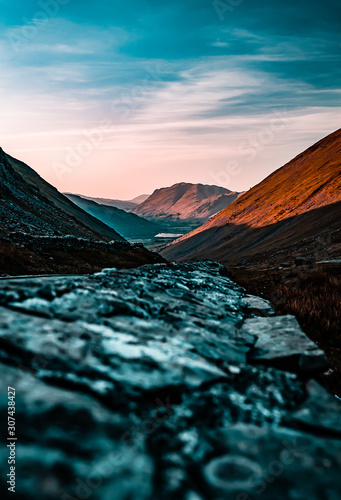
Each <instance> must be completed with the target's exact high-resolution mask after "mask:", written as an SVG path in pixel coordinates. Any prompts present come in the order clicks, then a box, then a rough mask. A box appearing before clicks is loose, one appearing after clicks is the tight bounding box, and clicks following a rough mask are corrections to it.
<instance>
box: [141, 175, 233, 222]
mask: <svg viewBox="0 0 341 500" xmlns="http://www.w3.org/2000/svg"><path fill="white" fill-rule="evenodd" d="M238 195H239V193H237V192H233V191H230V190H229V189H226V188H224V187H220V186H210V185H207V184H200V183H198V184H192V183H187V182H180V183H177V184H173V185H172V186H170V187H166V188H159V189H156V190H155V191H154V192H153V194H151V195H150V196H149V198H148V199H147V200H146V201H144V202H143V203H141V204H140V205H138V206H137V207H136V208H134V209H133V210H132V212H133V213H135V214H137V215H140V216H142V217H146V218H151V219H157V218H164V219H166V218H168V219H170V220H171V219H173V220H180V219H188V220H196V219H197V220H207V219H208V218H209V217H211V216H212V215H214V214H215V213H217V212H219V211H220V210H222V209H223V208H225V207H226V206H228V205H229V204H230V203H232V202H233V201H234V200H235V199H237V197H238Z"/></svg>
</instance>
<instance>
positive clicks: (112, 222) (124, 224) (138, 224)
mask: <svg viewBox="0 0 341 500" xmlns="http://www.w3.org/2000/svg"><path fill="white" fill-rule="evenodd" d="M66 196H67V197H68V198H69V199H70V200H71V201H72V202H73V203H75V204H76V205H77V206H79V207H80V208H82V209H83V210H85V211H86V212H88V213H89V214H91V215H93V216H94V217H96V218H97V219H99V220H101V221H102V222H104V223H105V224H107V225H108V226H109V227H111V228H113V229H115V230H116V231H117V232H118V233H120V234H121V235H122V236H123V237H124V238H127V239H128V240H137V239H146V238H153V237H154V236H155V235H156V234H158V233H160V232H162V231H163V227H162V226H161V225H158V224H156V223H155V222H151V221H148V220H146V219H143V218H142V217H139V216H138V215H135V214H132V213H129V212H125V211H124V210H120V209H119V208H116V207H109V206H107V205H100V204H99V203H96V202H94V201H91V200H88V199H86V198H83V197H82V196H78V195H71V194H68V195H66Z"/></svg>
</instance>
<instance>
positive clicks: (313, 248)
mask: <svg viewBox="0 0 341 500" xmlns="http://www.w3.org/2000/svg"><path fill="white" fill-rule="evenodd" d="M340 223H341V130H338V131H336V132H334V133H333V134H330V135H329V136H328V137H325V138H324V139H322V140H321V141H319V142H318V143H316V144H315V145H313V146H312V147H310V148H309V149H307V150H306V151H304V152H303V153H301V154H300V155H298V156H297V157H296V158H294V159H293V160H292V161H290V162H289V163H287V164H286V165H284V166H283V167H281V168H280V169H278V170H276V171H275V172H274V173H272V174H271V175H270V176H269V177H267V178H266V179H265V180H263V181H262V182H261V183H260V184H258V185H257V186H255V187H254V188H252V189H251V190H249V191H248V192H247V193H245V194H244V195H243V196H241V197H240V198H239V199H238V200H236V201H235V202H234V203H233V204H232V205H230V206H229V207H227V208H226V209H225V210H223V211H222V212H220V213H219V214H218V215H217V216H216V217H214V218H213V219H212V220H210V221H208V222H207V223H206V224H204V225H202V226H201V227H199V228H198V229H196V230H194V231H192V232H191V233H189V234H187V235H186V236H184V237H182V238H180V239H178V240H176V241H175V242H173V243H172V244H170V245H169V246H167V247H166V248H165V249H164V251H163V255H165V256H166V257H167V258H172V259H179V260H182V259H199V258H200V259H201V258H210V259H214V260H218V261H219V262H222V263H224V264H229V265H231V264H238V263H245V262H246V263H250V262H251V263H258V264H261V263H264V262H267V263H279V262H281V261H283V260H285V261H286V260H292V259H294V258H295V257H297V256H308V257H311V256H312V257H313V258H315V259H332V258H338V257H340V254H341V233H340V225H341V224H340Z"/></svg>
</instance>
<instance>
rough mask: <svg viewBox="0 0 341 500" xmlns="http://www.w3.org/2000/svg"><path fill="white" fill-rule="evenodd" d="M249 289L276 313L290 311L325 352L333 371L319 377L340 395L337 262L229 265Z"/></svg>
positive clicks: (339, 272) (339, 278)
mask: <svg viewBox="0 0 341 500" xmlns="http://www.w3.org/2000/svg"><path fill="white" fill-rule="evenodd" d="M230 271H231V274H232V275H233V278H234V279H235V280H236V281H237V282H239V283H240V284H241V285H242V286H244V287H245V288H246V289H247V290H248V292H249V293H252V294H255V295H261V296H263V297H265V298H267V299H268V300H270V301H271V303H272V305H273V307H274V309H275V311H276V313H277V314H293V315H295V316H296V318H297V320H298V322H299V323H300V325H301V327H302V329H303V331H304V332H305V333H306V334H307V335H308V336H309V337H310V338H311V339H312V340H313V341H314V342H316V343H318V345H319V347H320V348H321V349H323V350H324V351H325V352H326V355H327V357H328V360H329V363H330V366H331V368H332V370H333V371H332V372H329V374H328V376H324V377H322V380H323V381H324V382H325V383H326V384H327V386H328V388H329V389H330V391H331V392H332V393H333V394H337V395H338V396H341V308H340V305H341V269H340V265H338V266H336V265H334V266H331V265H329V266H328V265H326V266H320V267H319V268H317V267H314V268H310V269H309V268H297V269H288V270H264V269H263V270H260V269H247V270H246V269H231V270H230Z"/></svg>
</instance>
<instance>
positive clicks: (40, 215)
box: [0, 148, 155, 274]
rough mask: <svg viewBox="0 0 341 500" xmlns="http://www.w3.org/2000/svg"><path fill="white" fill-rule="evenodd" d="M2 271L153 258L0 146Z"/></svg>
mask: <svg viewBox="0 0 341 500" xmlns="http://www.w3.org/2000/svg"><path fill="white" fill-rule="evenodd" d="M0 199H1V203H0V240H1V242H0V274H1V273H2V274H4V273H6V274H19V273H20V274H23V273H24V274H31V273H38V272H39V273H41V272H56V273H57V272H65V273H67V272H84V271H88V272H89V270H91V269H92V270H95V269H100V268H102V267H109V266H111V267H115V265H117V266H118V267H122V266H125V265H128V266H130V265H138V264H140V263H148V262H152V261H153V260H154V259H155V255H152V254H151V253H150V252H148V251H147V250H145V249H144V248H142V249H141V248H135V247H132V246H130V245H129V244H128V243H127V242H126V240H125V239H124V238H123V237H122V236H121V235H120V234H118V233H117V232H116V231H115V230H113V229H112V228H110V227H109V226H107V225H106V224H104V223H103V222H101V221H99V220H98V219H96V218H94V217H92V216H91V215H89V214H88V213H86V212H84V211H83V210H82V209H80V208H79V207H77V206H76V205H75V204H73V203H72V202H71V201H70V200H69V199H67V198H66V197H65V196H63V195H62V194H61V193H59V192H58V191H57V189H55V188H54V187H53V186H51V185H50V184H48V183H47V182H46V181H44V180H43V179H42V178H41V177H40V176H39V175H38V174H37V173H36V172H35V171H34V170H33V169H31V168H30V167H29V166H28V165H26V164H25V163H23V162H21V161H19V160H16V159H15V158H12V157H11V156H9V155H7V154H5V153H4V151H3V150H2V149H1V148H0Z"/></svg>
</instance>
